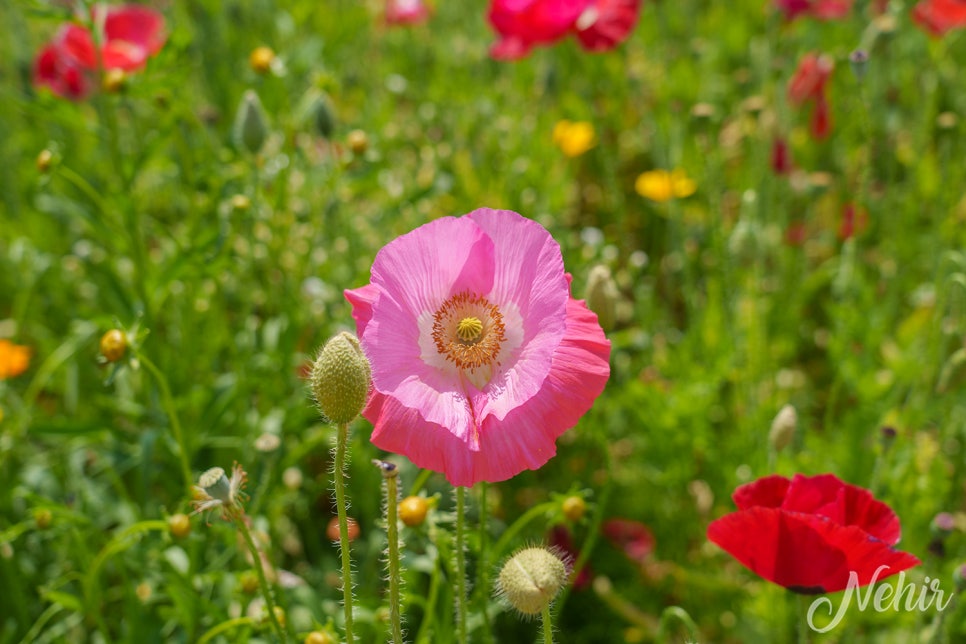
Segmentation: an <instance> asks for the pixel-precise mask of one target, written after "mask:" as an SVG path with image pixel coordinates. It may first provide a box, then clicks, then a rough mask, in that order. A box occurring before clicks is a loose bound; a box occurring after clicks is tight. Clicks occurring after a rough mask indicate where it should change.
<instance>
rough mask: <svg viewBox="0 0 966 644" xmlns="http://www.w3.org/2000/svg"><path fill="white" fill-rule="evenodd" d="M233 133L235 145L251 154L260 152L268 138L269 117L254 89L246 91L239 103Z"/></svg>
mask: <svg viewBox="0 0 966 644" xmlns="http://www.w3.org/2000/svg"><path fill="white" fill-rule="evenodd" d="M233 135H234V138H235V145H237V146H238V147H240V148H243V149H245V150H247V151H248V152H250V153H251V154H258V152H259V151H260V150H261V149H262V146H263V145H265V140H266V139H268V117H267V116H265V110H264V108H262V102H261V101H260V100H259V99H258V94H256V93H255V92H253V91H252V90H248V91H247V92H245V95H244V96H243V97H242V100H241V103H239V105H238V112H237V113H236V114H235V128H234V132H233Z"/></svg>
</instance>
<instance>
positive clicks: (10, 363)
mask: <svg viewBox="0 0 966 644" xmlns="http://www.w3.org/2000/svg"><path fill="white" fill-rule="evenodd" d="M29 365H30V347H25V346H21V345H19V344H14V343H13V342H10V341H9V340H0V380H6V379H7V378H13V377H14V376H19V375H20V374H22V373H23V372H24V371H26V370H27V367H28V366H29Z"/></svg>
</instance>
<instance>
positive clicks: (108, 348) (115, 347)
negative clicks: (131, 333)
mask: <svg viewBox="0 0 966 644" xmlns="http://www.w3.org/2000/svg"><path fill="white" fill-rule="evenodd" d="M100 347H101V355H102V356H104V359H105V360H107V361H108V362H117V361H118V360H120V359H121V358H123V357H124V353H125V352H126V351H127V336H126V335H125V334H124V332H123V331H121V330H120V329H111V330H110V331H108V332H107V333H105V334H104V335H102V336H101V342H100Z"/></svg>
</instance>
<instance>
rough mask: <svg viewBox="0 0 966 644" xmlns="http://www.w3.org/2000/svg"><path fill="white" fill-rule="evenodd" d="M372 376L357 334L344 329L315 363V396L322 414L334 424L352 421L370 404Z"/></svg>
mask: <svg viewBox="0 0 966 644" xmlns="http://www.w3.org/2000/svg"><path fill="white" fill-rule="evenodd" d="M371 375H372V372H371V369H370V367H369V360H367V359H366V356H365V354H364V353H363V352H362V346H361V345H360V344H359V339H358V338H357V337H356V336H354V335H352V334H351V333H346V332H344V331H343V332H342V333H340V334H339V335H337V336H335V337H333V338H332V339H331V340H329V341H328V342H326V343H325V346H324V347H322V350H321V351H319V357H318V358H316V359H315V364H314V365H313V366H312V396H313V397H314V398H315V402H316V404H317V405H318V406H319V411H321V412H322V415H324V416H325V417H326V418H327V419H329V420H330V421H331V422H333V423H338V424H342V423H348V422H350V421H352V420H353V419H354V418H355V417H356V416H358V415H359V412H361V411H362V408H363V407H365V405H366V400H367V399H368V397H369V380H370V377H371Z"/></svg>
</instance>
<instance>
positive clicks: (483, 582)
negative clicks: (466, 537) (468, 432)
mask: <svg viewBox="0 0 966 644" xmlns="http://www.w3.org/2000/svg"><path fill="white" fill-rule="evenodd" d="M487 490H488V486H487V484H486V482H485V481H484V482H482V483H480V529H479V530H478V535H479V538H480V549H479V553H478V559H479V565H478V566H477V568H478V579H477V588H478V589H480V592H476V593H474V595H475V596H477V597H479V599H480V608H481V612H482V613H483V633H484V639H485V641H487V642H492V641H493V627H492V626H491V625H490V613H489V611H487V610H486V605H487V596H486V592H487V590H488V589H489V587H490V563H489V561H488V559H487V556H488V552H487V546H489V534H490V531H489V529H488V526H487V521H488V519H487V509H486V495H487Z"/></svg>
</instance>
